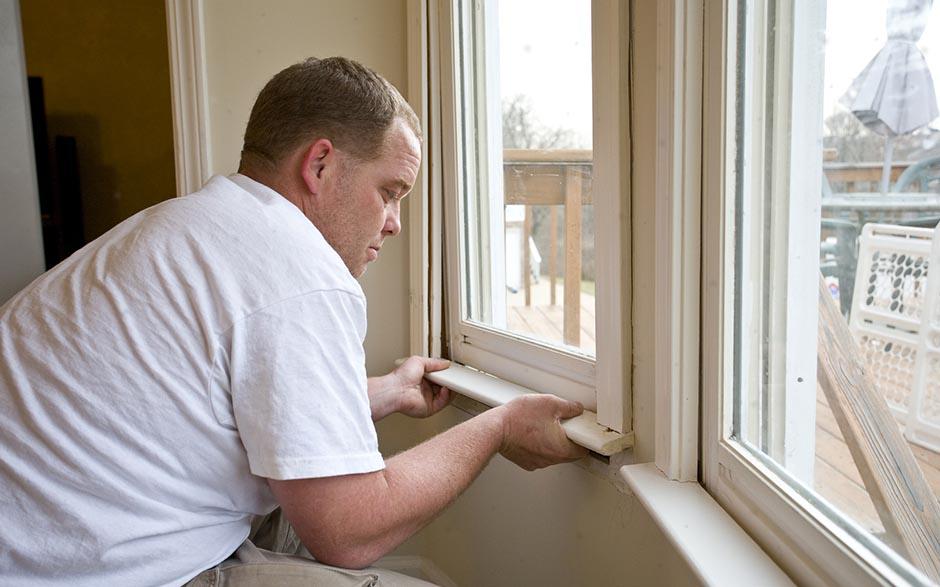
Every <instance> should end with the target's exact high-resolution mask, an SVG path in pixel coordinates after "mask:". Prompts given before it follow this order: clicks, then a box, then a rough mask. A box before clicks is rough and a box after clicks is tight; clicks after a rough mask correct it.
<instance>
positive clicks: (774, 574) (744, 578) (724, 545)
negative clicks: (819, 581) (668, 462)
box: [620, 463, 793, 587]
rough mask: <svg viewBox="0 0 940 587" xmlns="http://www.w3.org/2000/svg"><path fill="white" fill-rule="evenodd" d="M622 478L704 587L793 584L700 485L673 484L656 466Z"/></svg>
mask: <svg viewBox="0 0 940 587" xmlns="http://www.w3.org/2000/svg"><path fill="white" fill-rule="evenodd" d="M620 474H621V475H622V476H623V478H624V480H625V481H626V482H627V486H628V487H629V488H630V490H631V491H632V492H633V494H634V495H636V497H637V499H639V501H640V503H642V504H643V506H644V507H645V508H646V511H648V512H649V514H650V516H651V517H652V518H653V521H655V522H656V524H657V525H658V526H659V527H660V529H661V530H662V531H663V533H665V534H666V538H667V539H668V540H669V542H671V543H672V544H673V545H674V546H675V547H676V550H677V551H678V552H679V554H680V555H681V556H682V558H684V559H685V561H686V562H687V563H688V564H689V567H690V568H691V569H692V572H693V573H695V576H696V577H698V579H699V580H700V581H701V582H702V584H703V585H723V586H734V585H741V586H748V587H750V586H752V585H761V586H762V587H773V586H783V585H793V582H792V581H791V580H790V578H789V577H787V575H786V574H785V573H784V572H783V571H782V570H780V567H778V566H777V565H776V564H775V563H774V561H773V560H771V558H770V557H769V556H767V554H766V553H765V552H764V551H763V550H761V548H760V547H759V546H758V545H757V543H755V542H754V541H753V540H752V539H751V537H750V536H748V535H747V533H745V532H744V530H742V529H741V527H740V526H738V524H737V523H736V522H735V521H734V519H732V518H731V516H729V515H728V512H726V511H725V510H723V509H722V508H721V506H720V505H718V504H717V503H716V502H715V500H714V499H712V497H711V496H710V495H708V493H707V492H706V491H705V490H704V489H703V488H702V486H701V485H699V484H698V483H683V482H680V481H672V480H670V479H667V478H666V476H665V475H663V474H662V472H661V471H659V470H658V469H657V468H656V467H655V466H653V464H652V463H643V464H639V465H628V466H626V467H623V468H621V469H620Z"/></svg>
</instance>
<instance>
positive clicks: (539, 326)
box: [507, 277, 940, 534]
mask: <svg viewBox="0 0 940 587" xmlns="http://www.w3.org/2000/svg"><path fill="white" fill-rule="evenodd" d="M556 287H557V292H556V300H558V301H559V303H558V304H557V305H555V306H552V305H551V304H550V303H549V300H550V297H549V287H548V279H547V278H545V277H543V278H542V279H541V280H540V282H539V283H537V284H533V285H532V305H531V306H529V307H526V306H525V300H524V297H523V294H522V292H519V293H516V294H510V295H509V299H508V303H509V312H508V316H507V319H508V322H509V327H510V329H511V330H513V331H515V332H519V333H525V334H528V335H530V336H533V337H535V338H539V339H541V340H546V341H549V342H554V343H561V341H562V328H563V325H564V315H563V309H562V306H561V303H560V302H561V300H563V299H564V294H563V292H562V284H561V280H559V281H558V283H557V285H556ZM580 348H581V349H582V350H583V351H586V352H590V353H592V354H593V353H594V349H595V342H594V296H592V295H590V294H587V293H584V292H582V293H581V346H580ZM910 447H911V450H912V451H913V453H914V456H915V458H916V459H917V463H918V464H919V465H920V468H921V470H922V471H923V472H924V476H925V477H926V478H927V483H928V484H929V485H930V487H931V489H933V492H934V495H936V496H938V498H940V454H937V453H935V452H932V451H929V450H927V449H925V448H923V447H920V446H918V445H916V444H911V445H910ZM815 474H816V475H815V483H814V489H815V490H816V492H817V493H818V494H819V495H821V496H822V497H823V498H825V499H826V500H827V501H828V502H829V503H831V504H832V505H833V506H835V507H836V508H838V509H839V510H841V511H843V512H844V513H845V514H847V515H848V516H849V517H851V518H852V519H854V520H855V521H856V522H857V523H858V524H859V525H861V526H862V527H863V528H865V529H866V530H868V531H870V532H872V533H875V534H880V533H883V532H884V528H883V527H882V525H881V522H880V520H879V519H878V514H877V513H876V512H875V506H874V505H873V504H872V501H871V499H870V498H869V496H868V492H867V491H866V490H865V486H864V484H863V483H862V478H861V476H860V475H859V472H858V469H857V468H856V467H855V462H854V461H853V460H852V455H851V454H850V453H849V449H848V447H847V446H846V444H845V440H844V439H843V438H842V433H841V432H840V431H839V426H838V425H837V424H836V420H835V417H834V416H833V414H832V410H830V409H829V405H828V404H827V403H826V398H825V396H824V394H823V393H822V391H821V390H819V391H818V392H817V394H816V463H815Z"/></svg>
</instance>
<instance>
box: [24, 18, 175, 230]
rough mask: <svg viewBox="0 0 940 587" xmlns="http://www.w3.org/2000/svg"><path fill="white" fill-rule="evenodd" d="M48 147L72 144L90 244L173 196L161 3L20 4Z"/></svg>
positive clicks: (166, 57) (28, 64)
mask: <svg viewBox="0 0 940 587" xmlns="http://www.w3.org/2000/svg"><path fill="white" fill-rule="evenodd" d="M21 10H22V22H23V37H24V40H25V45H26V69H27V72H28V73H29V75H34V76H41V77H42V78H43V84H44V87H45V99H46V114H47V116H48V122H49V138H50V140H52V137H53V136H55V135H56V134H61V135H72V136H75V137H76V139H77V143H78V157H79V177H80V181H81V190H82V204H83V208H84V210H83V216H84V227H85V238H86V239H87V240H91V239H93V238H95V237H97V236H99V235H101V234H102V233H104V232H105V231H106V230H108V229H109V228H111V227H112V226H114V225H115V224H117V223H118V222H120V221H121V220H123V219H125V218H127V217H128V216H131V215H132V214H134V213H135V212H137V211H138V210H142V209H143V208H146V207H148V206H151V205H153V204H156V203H157V202H159V201H161V200H165V199H167V198H170V197H173V196H174V195H175V193H176V183H175V175H174V165H175V163H174V160H173V121H172V117H171V111H170V73H169V72H170V69H169V56H168V52H167V42H166V14H165V10H164V5H163V2H127V1H126V0H95V2H81V1H79V0H66V1H63V0H23V1H22V2H21Z"/></svg>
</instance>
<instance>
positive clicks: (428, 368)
mask: <svg viewBox="0 0 940 587" xmlns="http://www.w3.org/2000/svg"><path fill="white" fill-rule="evenodd" d="M448 367H450V361H448V360H447V359H425V360H424V372H425V373H432V372H434V371H443V370H444V369H447V368H448Z"/></svg>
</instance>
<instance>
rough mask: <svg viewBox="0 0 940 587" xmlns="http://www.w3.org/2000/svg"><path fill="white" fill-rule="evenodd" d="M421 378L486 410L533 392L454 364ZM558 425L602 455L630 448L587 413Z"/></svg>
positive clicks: (626, 438) (625, 437)
mask: <svg viewBox="0 0 940 587" xmlns="http://www.w3.org/2000/svg"><path fill="white" fill-rule="evenodd" d="M425 377H426V378H427V379H429V380H431V381H433V382H434V383H437V384H438V385H443V386H445V387H447V388H448V389H450V390H452V391H456V392H457V393H459V394H461V395H465V396H467V397H469V398H470V399H473V400H476V401H478V402H480V403H482V404H486V405H488V406H490V407H496V406H501V405H503V404H505V403H508V402H510V401H512V400H513V399H515V398H517V397H519V396H522V395H526V394H530V393H536V392H534V391H532V390H531V389H528V388H525V387H522V386H520V385H515V384H512V383H508V382H506V381H503V380H501V379H498V378H496V377H493V376H492V375H487V374H486V373H482V372H480V371H477V370H475V369H470V368H469V367H464V366H463V365H458V364H456V363H452V364H451V366H450V367H449V368H448V369H445V370H443V371H435V372H434V373H428V374H427V375H425ZM561 425H562V428H564V429H565V433H566V434H567V435H568V438H569V439H570V440H571V441H572V442H574V443H576V444H579V445H581V446H583V447H584V448H587V449H589V450H592V451H594V452H596V453H598V454H601V455H604V456H610V455H613V454H616V453H619V452H621V451H623V450H626V449H627V448H629V447H631V446H633V433H632V432H631V433H629V434H621V433H619V432H615V431H613V430H610V429H608V428H607V427H605V426H601V425H600V424H598V423H597V414H596V413H594V412H592V411H589V410H585V411H584V413H583V414H581V415H580V416H578V417H577V418H571V419H570V420H565V421H564V422H562V423H561Z"/></svg>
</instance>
